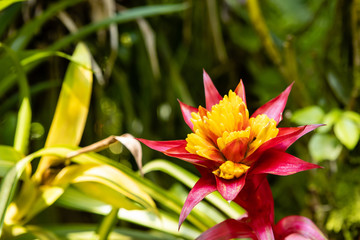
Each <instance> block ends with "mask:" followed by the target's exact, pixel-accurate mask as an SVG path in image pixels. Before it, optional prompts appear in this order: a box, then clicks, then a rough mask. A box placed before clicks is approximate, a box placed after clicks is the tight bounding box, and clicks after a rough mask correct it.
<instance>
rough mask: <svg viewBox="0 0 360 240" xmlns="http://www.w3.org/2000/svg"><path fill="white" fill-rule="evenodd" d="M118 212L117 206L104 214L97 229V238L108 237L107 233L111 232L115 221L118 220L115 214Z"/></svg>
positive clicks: (103, 239)
mask: <svg viewBox="0 0 360 240" xmlns="http://www.w3.org/2000/svg"><path fill="white" fill-rule="evenodd" d="M118 212H119V208H112V209H111V211H110V213H109V214H108V215H107V216H105V218H104V220H103V221H102V222H101V224H100V226H99V229H98V230H97V234H98V236H99V238H98V239H99V240H106V239H108V236H109V234H110V233H111V231H112V229H113V227H114V225H115V223H116V221H117V220H118V218H117V214H118Z"/></svg>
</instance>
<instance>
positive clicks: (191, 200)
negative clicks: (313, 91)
mask: <svg viewBox="0 0 360 240" xmlns="http://www.w3.org/2000/svg"><path fill="white" fill-rule="evenodd" d="M203 77H204V88H205V100H206V108H204V107H202V106H199V107H198V108H194V107H191V106H189V105H186V104H184V103H182V102H180V101H179V103H180V108H181V111H182V114H183V117H184V120H185V122H186V124H187V125H188V126H189V127H190V128H191V129H192V131H193V132H192V133H190V134H188V136H187V138H186V139H185V140H174V141H150V140H146V139H139V140H140V141H141V142H143V143H144V144H146V145H147V146H148V147H150V148H152V149H154V150H157V151H160V152H163V153H164V154H166V155H168V156H171V157H176V158H179V159H182V160H185V161H187V162H190V163H192V164H194V165H195V167H196V168H197V169H198V170H199V171H200V173H201V178H200V179H199V181H198V182H197V183H196V184H195V186H194V187H193V188H192V189H191V191H190V193H189V195H188V197H187V199H186V202H185V204H184V207H183V209H182V213H181V215H180V224H181V223H182V222H183V221H184V219H185V218H186V216H187V215H188V214H189V213H190V211H191V209H192V208H193V207H194V206H195V205H196V204H197V203H199V202H200V201H201V200H202V199H203V198H204V197H205V196H206V195H208V194H209V193H211V192H213V191H216V190H218V191H219V192H220V194H221V195H222V196H223V197H224V198H225V199H226V200H228V201H232V200H234V199H235V198H236V196H237V195H238V194H239V192H240V191H241V189H242V188H243V187H244V185H245V183H246V181H245V180H246V178H247V177H250V176H251V175H258V174H268V173H271V174H275V175H290V174H293V173H296V172H299V171H304V170H308V169H312V168H319V166H318V165H315V164H312V163H308V162H305V161H303V160H301V159H299V158H296V157H294V156H292V155H290V154H288V153H286V152H285V150H286V149H287V148H288V147H289V146H290V145H291V144H292V143H294V142H295V141H296V140H297V139H298V138H300V137H301V136H303V135H304V134H306V133H308V132H310V131H312V130H314V129H315V128H317V127H319V126H320V125H307V126H301V127H295V128H279V127H277V125H278V123H279V122H280V121H281V119H282V112H283V110H284V108H285V105H286V102H287V98H288V96H289V93H290V90H291V87H292V85H290V86H289V87H288V88H286V89H285V91H284V92H282V93H281V94H280V95H279V96H278V97H276V98H274V99H272V100H270V101H269V102H267V103H266V104H265V105H263V106H262V107H260V108H259V109H257V110H256V111H255V112H254V113H253V114H252V115H249V111H248V109H247V105H246V97H245V89H244V85H243V82H242V81H240V83H239V84H238V86H237V87H236V89H235V90H234V91H231V90H230V91H229V93H228V94H227V95H225V96H224V97H221V96H220V94H219V92H218V91H217V89H216V88H215V86H214V84H213V83H212V81H211V79H210V77H209V76H208V74H207V73H206V72H205V71H204V74H203Z"/></svg>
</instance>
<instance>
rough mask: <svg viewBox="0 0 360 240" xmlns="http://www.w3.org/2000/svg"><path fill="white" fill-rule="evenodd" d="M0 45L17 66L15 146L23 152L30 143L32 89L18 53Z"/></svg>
mask: <svg viewBox="0 0 360 240" xmlns="http://www.w3.org/2000/svg"><path fill="white" fill-rule="evenodd" d="M0 47H2V48H4V49H5V51H6V53H7V55H8V56H9V57H10V60H11V62H12V65H13V66H14V67H15V70H16V76H17V79H18V83H19V90H20V91H19V92H20V109H19V112H18V119H17V125H16V132H15V139H14V148H15V149H16V150H17V151H19V152H21V153H23V154H26V153H27V147H28V143H29V135H30V125H31V115H32V111H31V106H30V90H29V85H28V80H27V77H26V74H25V71H24V69H23V67H22V66H21V64H20V60H19V58H18V56H17V53H16V52H15V51H13V50H12V49H11V48H9V47H8V46H6V45H4V44H1V43H0Z"/></svg>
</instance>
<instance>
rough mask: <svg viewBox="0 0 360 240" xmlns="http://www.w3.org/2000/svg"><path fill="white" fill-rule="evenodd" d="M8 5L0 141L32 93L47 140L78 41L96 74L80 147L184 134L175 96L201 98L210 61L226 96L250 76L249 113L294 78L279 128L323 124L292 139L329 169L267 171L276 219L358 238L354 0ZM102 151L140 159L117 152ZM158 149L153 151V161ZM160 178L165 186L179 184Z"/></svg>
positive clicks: (148, 155)
mask: <svg viewBox="0 0 360 240" xmlns="http://www.w3.org/2000/svg"><path fill="white" fill-rule="evenodd" d="M8 2H9V6H6V5H7V3H6V4H4V3H2V4H0V42H1V43H2V44H3V45H2V46H4V47H2V48H0V99H1V105H0V113H1V114H0V129H1V131H0V144H2V145H13V143H14V136H15V131H16V126H17V124H18V123H19V120H17V116H18V111H19V107H20V105H19V99H20V101H22V99H24V96H30V99H31V110H32V120H31V121H32V124H31V131H30V142H29V147H28V148H27V149H26V151H28V152H34V151H36V150H38V149H40V148H41V147H42V146H44V144H45V140H46V136H47V133H48V131H49V128H50V124H51V120H52V116H53V114H54V111H55V107H56V102H57V98H58V95H59V92H60V88H61V84H62V79H63V78H64V73H65V69H66V67H67V64H68V60H67V59H66V58H67V55H66V54H71V53H72V52H73V50H74V48H75V46H76V44H77V43H78V42H79V41H80V40H81V41H83V42H84V43H85V44H86V45H87V46H88V47H89V49H90V52H91V55H92V60H93V73H94V76H95V79H94V86H93V93H92V98H91V103H90V109H89V116H88V119H87V123H86V127H85V131H84V134H83V137H82V139H81V143H80V145H81V146H86V145H89V144H91V143H93V142H96V141H98V140H100V139H103V138H106V137H108V136H109V135H121V134H122V133H124V132H129V133H131V134H133V135H135V136H137V137H142V138H148V139H157V140H169V139H182V138H184V137H185V136H186V134H187V133H189V129H188V128H187V126H186V124H185V123H184V122H183V120H182V116H181V111H180V108H179V106H178V102H177V99H180V100H181V101H183V102H185V103H187V104H190V105H193V106H197V105H199V104H201V105H204V104H205V103H204V93H203V86H202V69H203V68H204V69H205V70H206V71H207V72H208V73H209V75H210V76H211V77H212V79H213V81H214V84H215V85H216V87H217V88H218V89H219V90H220V93H221V94H222V95H223V94H226V93H227V91H228V89H233V88H234V87H235V86H236V85H237V83H238V81H239V79H240V78H242V79H243V81H244V84H245V88H246V90H247V93H248V96H247V102H248V107H249V110H250V112H251V111H252V110H254V109H256V108H258V107H259V106H260V105H261V104H263V103H265V102H266V101H268V100H269V99H270V98H272V97H274V96H276V95H277V94H278V93H279V92H281V91H282V90H283V89H285V87H286V86H287V85H289V84H290V83H292V82H293V81H295V84H294V87H293V90H292V93H291V95H290V98H289V101H288V105H287V110H286V112H285V116H284V120H283V122H282V123H281V126H289V125H291V124H293V125H294V126H295V124H313V123H325V124H327V125H326V126H324V127H321V128H319V129H318V130H317V131H316V133H315V134H313V135H312V136H305V137H304V138H303V140H302V141H300V142H297V143H296V144H294V146H293V147H292V148H291V149H290V151H292V152H293V153H294V155H296V156H298V157H300V158H302V159H305V160H307V161H313V162H317V163H319V164H320V165H321V166H323V167H324V168H323V169H321V170H316V171H311V172H308V173H301V174H296V175H294V176H289V177H287V178H288V180H287V181H283V179H282V178H281V177H271V178H270V181H271V184H272V189H273V193H274V200H275V204H276V206H275V209H276V219H280V218H282V217H283V216H287V215H292V214H302V215H305V216H308V217H310V218H311V219H313V220H314V222H315V223H316V224H317V225H318V226H319V227H320V228H321V229H322V230H323V231H324V232H325V233H326V234H327V235H328V236H329V238H330V239H357V238H359V235H360V232H359V230H360V206H359V204H360V187H359V186H360V178H359V171H360V150H359V143H358V142H359V136H360V120H359V118H360V116H359V111H360V105H359V91H360V90H359V89H360V1H359V0H319V1H311V0H292V1H281V0H263V1H258V0H222V1H220V0H218V1H216V0H206V1H192V0H184V1H180V0H179V1H166V0H147V1H145V0H142V1H115V0H107V1H96V0H76V1H69V0H57V1H43V0H29V1H13V2H14V3H13V4H11V3H10V2H11V1H8ZM6 48H8V49H9V50H8V51H6ZM9 52H12V55H11V54H9ZM11 56H13V57H11ZM19 64H20V65H21V69H23V71H24V72H23V73H21V72H19V66H20V65H19ZM19 75H21V76H22V81H20V82H19V83H20V85H19V87H20V88H18V87H17V86H16V84H17V81H18V80H17V78H18V76H19ZM26 85H28V92H27V90H26V89H27V86H26ZM19 89H20V91H19ZM21 89H22V90H21ZM21 103H22V102H20V104H21ZM15 141H16V140H15ZM19 144H20V143H19ZM19 148H20V149H23V148H24V146H21V144H20V146H19ZM1 151H3V150H1ZM4 151H5V153H6V151H8V150H6V149H4ZM5 153H4V154H5ZM119 153H120V154H119ZM0 154H2V153H0ZM11 154H15V153H11ZM104 155H106V156H108V157H110V158H112V159H116V160H119V161H120V162H123V163H126V164H127V165H129V166H131V163H130V162H128V161H127V160H126V159H128V158H129V157H128V156H129V154H128V153H127V152H125V151H122V150H121V149H120V150H119V151H118V150H113V151H111V150H110V149H109V150H105V151H104ZM158 156H161V155H157V153H155V152H154V151H150V150H148V149H144V158H143V159H144V161H145V162H148V161H151V159H153V158H156V157H158ZM171 161H174V162H175V163H176V164H179V165H181V166H183V167H185V168H188V169H190V170H193V168H191V166H189V164H184V163H182V162H180V161H177V160H175V159H171ZM1 172H2V170H1ZM151 178H152V180H153V181H155V182H156V183H157V184H159V185H161V186H164V187H169V186H171V185H172V182H171V181H173V180H171V179H170V178H169V179H167V177H165V178H166V179H167V181H164V180H163V179H164V176H163V175H161V174H155V173H153V174H152V175H151ZM284 193H286V194H284ZM57 214H59V215H60V216H59V217H58V219H57V220H56V221H60V219H61V212H58V213H57ZM72 214H75V215H76V214H77V213H72ZM37 221H40V222H41V217H39V218H38V219H37Z"/></svg>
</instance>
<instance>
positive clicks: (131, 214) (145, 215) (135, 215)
mask: <svg viewBox="0 0 360 240" xmlns="http://www.w3.org/2000/svg"><path fill="white" fill-rule="evenodd" d="M57 204H59V205H61V206H64V207H67V208H71V209H76V210H81V211H87V212H91V213H96V214H101V215H107V214H108V213H109V212H110V210H111V206H110V205H107V204H105V203H104V202H102V201H100V200H98V199H94V198H91V197H90V196H88V195H85V194H84V193H82V192H80V191H79V190H77V189H76V188H74V187H71V186H70V187H69V188H68V189H67V190H66V191H65V193H64V194H63V195H62V196H61V197H60V198H59V199H58V201H57ZM118 217H119V219H122V220H125V221H129V222H132V223H135V224H138V225H141V226H144V227H149V228H151V229H158V230H160V231H163V232H167V233H170V234H172V235H174V236H182V237H186V238H189V239H194V238H195V237H196V236H198V235H199V234H200V231H198V230H196V228H195V227H194V226H191V225H189V224H188V223H185V225H183V226H182V228H181V229H180V231H179V232H178V231H177V224H178V216H176V215H169V214H168V213H167V214H166V213H165V212H163V211H161V210H159V213H157V214H155V213H152V212H149V211H145V210H125V209H122V210H120V212H119V214H118Z"/></svg>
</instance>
